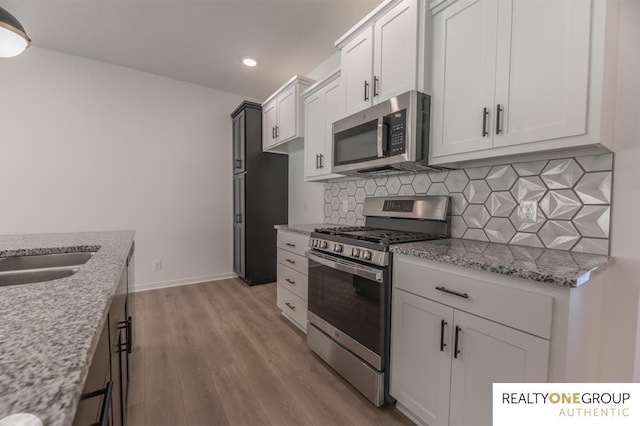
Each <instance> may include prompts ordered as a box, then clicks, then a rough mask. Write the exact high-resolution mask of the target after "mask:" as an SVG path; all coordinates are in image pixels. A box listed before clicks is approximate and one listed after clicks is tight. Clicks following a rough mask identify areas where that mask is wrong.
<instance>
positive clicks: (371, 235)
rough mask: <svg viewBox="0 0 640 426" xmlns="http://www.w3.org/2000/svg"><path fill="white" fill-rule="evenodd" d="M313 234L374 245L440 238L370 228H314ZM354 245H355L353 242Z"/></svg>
mask: <svg viewBox="0 0 640 426" xmlns="http://www.w3.org/2000/svg"><path fill="white" fill-rule="evenodd" d="M315 233H317V234H323V235H326V236H338V237H344V238H349V239H354V240H360V241H366V242H370V243H374V244H380V245H389V244H399V243H410V242H413V241H425V240H434V239H437V238H441V237H440V236H438V235H434V234H426V233H422V232H409V231H397V230H393V229H383V228H373V227H370V226H350V227H328V228H316V229H315ZM354 244H357V243H356V242H354Z"/></svg>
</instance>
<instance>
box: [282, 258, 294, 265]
mask: <svg viewBox="0 0 640 426" xmlns="http://www.w3.org/2000/svg"><path fill="white" fill-rule="evenodd" d="M285 260H286V261H287V262H289V263H291V264H294V265H295V264H296V261H295V260H291V259H285Z"/></svg>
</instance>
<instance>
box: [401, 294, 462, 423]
mask: <svg viewBox="0 0 640 426" xmlns="http://www.w3.org/2000/svg"><path fill="white" fill-rule="evenodd" d="M391 312H392V315H393V317H392V320H391V327H392V331H391V390H390V393H391V395H392V396H393V397H394V398H396V399H397V400H398V402H399V403H401V404H402V405H404V406H405V407H407V408H408V409H409V410H410V411H411V412H412V413H413V414H415V415H416V416H418V417H419V418H420V419H421V420H422V421H423V422H424V423H426V424H430V425H446V424H447V423H448V422H449V390H450V380H451V377H450V373H451V353H452V347H451V342H452V328H453V309H452V308H450V307H448V306H445V305H443V304H441V303H436V302H433V301H431V300H428V299H424V298H422V297H419V296H415V295H412V294H410V293H407V292H405V291H402V290H397V289H394V290H393V308H392V310H391ZM442 321H445V324H444V326H443V322H442ZM441 333H442V334H441ZM441 338H442V339H443V341H442V343H443V347H442V348H441V341H440V339H441ZM445 345H446V346H445Z"/></svg>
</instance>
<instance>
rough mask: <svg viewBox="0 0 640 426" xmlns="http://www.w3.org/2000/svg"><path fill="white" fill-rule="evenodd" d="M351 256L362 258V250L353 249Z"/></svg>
mask: <svg viewBox="0 0 640 426" xmlns="http://www.w3.org/2000/svg"><path fill="white" fill-rule="evenodd" d="M351 256H353V257H360V249H359V248H353V249H351Z"/></svg>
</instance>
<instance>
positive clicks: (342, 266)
mask: <svg viewBox="0 0 640 426" xmlns="http://www.w3.org/2000/svg"><path fill="white" fill-rule="evenodd" d="M307 257H308V258H309V259H311V260H313V261H314V262H318V263H320V264H322V265H325V266H328V267H330V268H332V269H337V270H338V271H342V272H346V273H349V274H353V275H357V276H359V277H362V278H366V279H368V280H370V281H375V282H378V283H382V282H383V281H384V274H383V271H381V270H380V269H375V268H370V267H368V266H362V265H359V264H357V263H351V262H346V261H343V260H342V259H337V258H334V257H331V256H322V255H319V254H316V253H312V252H307Z"/></svg>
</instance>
